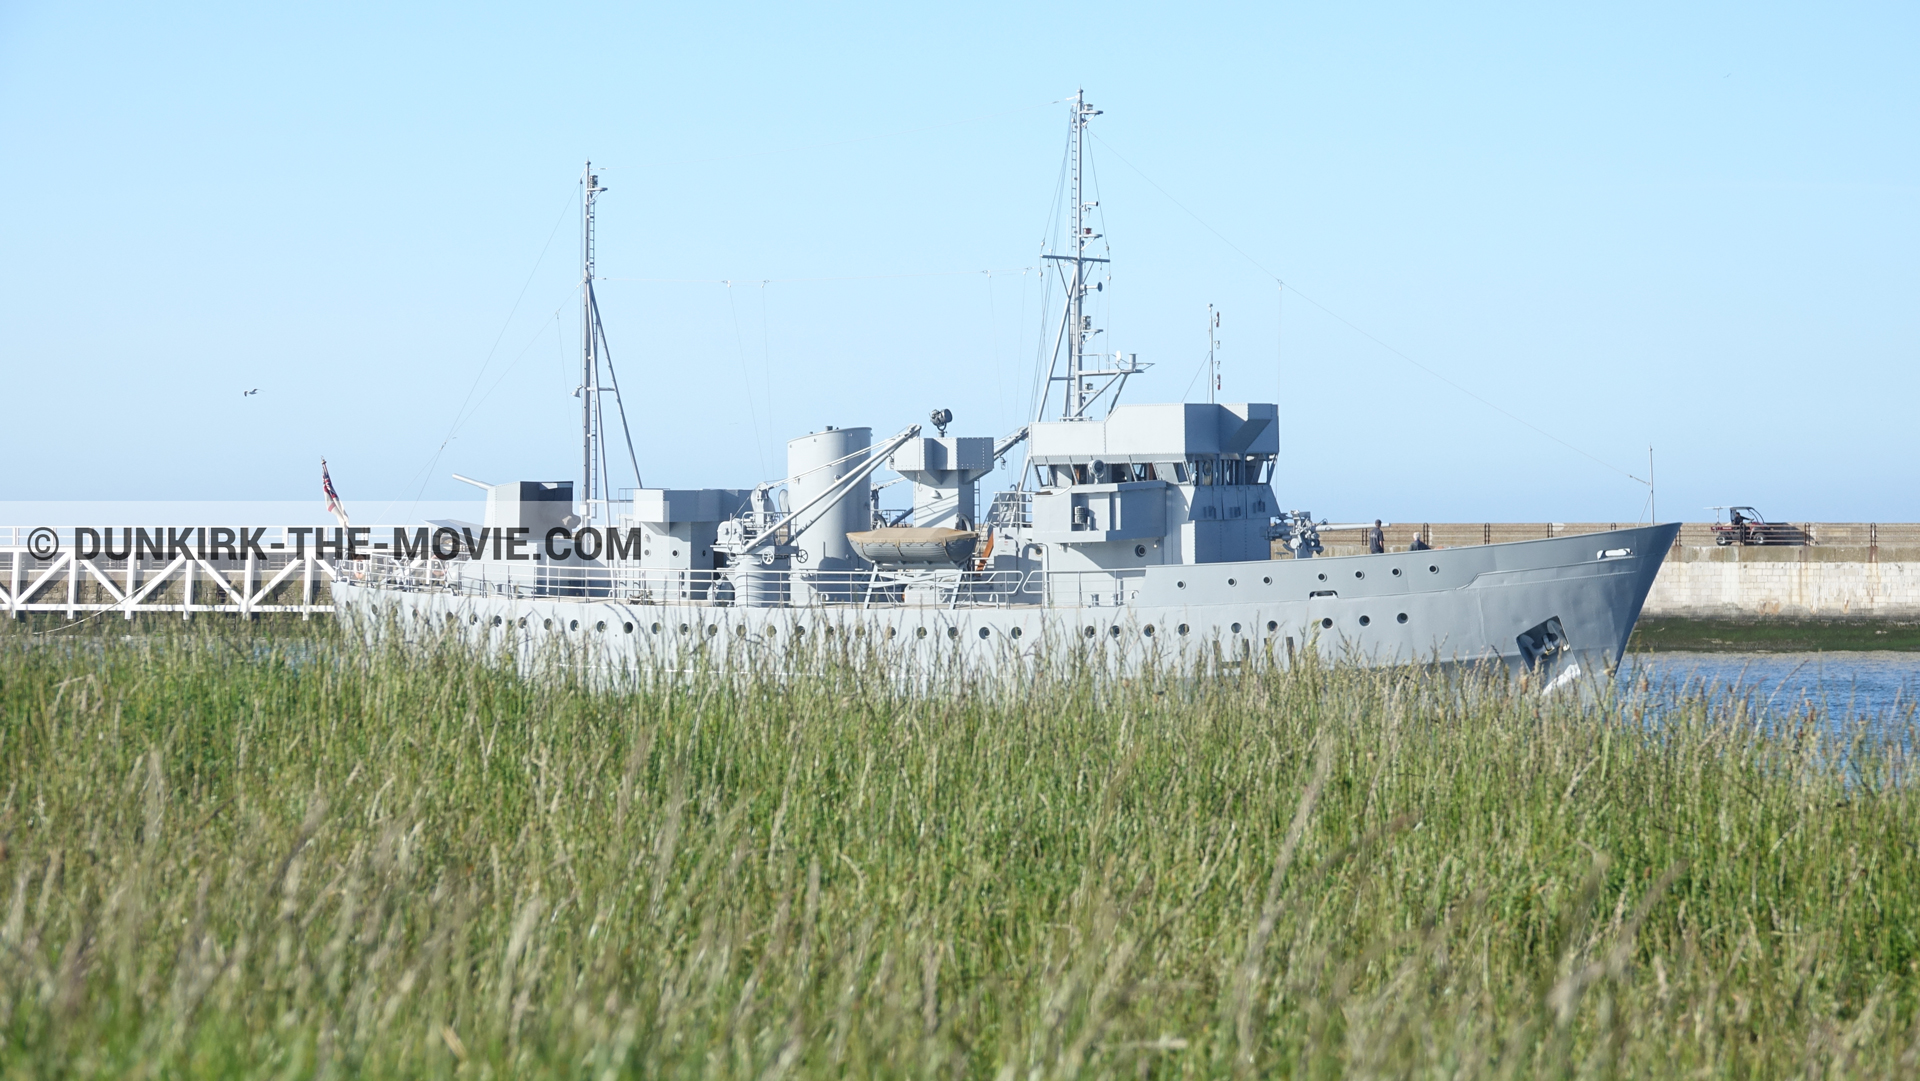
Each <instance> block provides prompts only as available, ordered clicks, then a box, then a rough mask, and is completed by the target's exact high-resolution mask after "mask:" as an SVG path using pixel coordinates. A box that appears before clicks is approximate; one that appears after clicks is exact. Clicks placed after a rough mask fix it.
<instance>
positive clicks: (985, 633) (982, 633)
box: [980, 627, 993, 638]
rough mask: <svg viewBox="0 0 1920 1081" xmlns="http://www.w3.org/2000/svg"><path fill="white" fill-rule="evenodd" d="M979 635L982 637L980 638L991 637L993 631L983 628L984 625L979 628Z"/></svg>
mask: <svg viewBox="0 0 1920 1081" xmlns="http://www.w3.org/2000/svg"><path fill="white" fill-rule="evenodd" d="M980 637H982V638H992V637H993V632H992V631H990V630H988V629H987V628H985V627H982V628H980Z"/></svg>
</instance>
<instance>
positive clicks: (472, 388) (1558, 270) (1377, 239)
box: [0, 3, 1920, 521]
mask: <svg viewBox="0 0 1920 1081" xmlns="http://www.w3.org/2000/svg"><path fill="white" fill-rule="evenodd" d="M1917 24H1920V8H1915V7H1914V6H1912V5H1910V4H1908V5H1894V4H1887V5H1880V6H1867V5H1755V4H1738V5H1735V4H1725V5H1717V6H1686V7H1684V8H1683V7H1682V6H1680V5H1671V4H1659V5H1651V4H1650V5H1640V6H1627V5H1590V6H1587V7H1585V8H1576V7H1573V6H1570V5H1533V4H1529V5H1512V6H1491V5H1483V6H1477V7H1473V8H1471V9H1468V10H1462V9H1460V8H1458V7H1457V6H1453V5H1429V4H1406V5H1385V4H1377V5H1324V4H1315V5H1304V4H1261V5H1247V6H1244V7H1232V6H1214V7H1183V6H1169V5H1164V4H1156V5H1142V6H1131V7H1130V6H1126V5H1095V6H1092V7H1088V6H1084V5H1082V6H1061V5H1038V4H972V5H964V6H963V5H948V6H944V7H934V6H930V5H886V6H872V7H867V8H864V9H859V8H852V7H840V8H832V9H827V8H821V9H818V10H813V11H804V10H800V9H799V8H797V7H796V6H794V5H780V6H768V7H759V8H756V7H750V6H746V5H691V4H689V5H678V6H673V7H665V6H651V7H621V6H614V5H596V6H587V7H577V6H576V7H564V6H553V5H543V6H525V5H515V6H512V7H485V6H482V5H476V4H470V3H468V4H459V5H447V6H444V7H438V8H435V7H424V6H417V5H416V6H407V7H405V8H404V10H394V8H393V6H392V5H369V6H356V5H326V6H321V5H309V6H303V7H294V6H290V5H263V4H248V5H235V6H232V7H229V8H219V7H211V6H192V7H189V8H181V7H180V6H179V5H151V4H147V5H115V4H90V5H73V4H63V5H54V4H35V3H12V4H7V5H5V6H4V7H0V146H4V147H5V152H4V162H5V167H4V169H0V206H4V208H5V209H4V210H0V250H3V251H4V252H5V253H6V257H5V259H4V260H0V334H3V335H4V336H3V337H0V376H3V377H4V380H3V382H0V386H4V394H3V395H0V397H3V399H4V403H5V409H4V417H5V420H4V422H3V424H4V430H5V431H6V433H7V439H6V440H5V448H6V449H5V453H4V455H0V499H15V500H19V499H55V498H63V499H76V498H78V499H85V498H93V499H133V498H145V499H168V498H177V499H208V498H247V499H288V498H294V499H298V498H306V497H308V496H310V495H312V494H313V493H314V492H315V491H316V489H317V475H316V474H317V460H318V459H319V458H320V457H321V456H323V455H324V456H325V457H327V458H328V459H329V460H330V461H331V462H332V465H333V473H334V477H335V480H336V481H337V483H338V484H339V487H340V489H341V492H342V495H343V496H345V497H346V498H347V499H348V500H349V501H350V503H351V502H354V501H358V502H361V503H365V502H368V501H373V500H381V501H385V500H389V499H410V498H413V497H414V496H415V495H416V493H418V494H420V495H422V496H423V497H424V498H428V499H436V498H438V499H446V498H460V497H463V496H466V495H468V494H470V493H471V489H467V488H465V487H464V486H461V485H459V484H457V483H456V482H454V481H452V480H451V479H450V478H449V477H448V474H449V473H450V472H453V471H459V472H462V473H467V474H469V475H474V476H479V477H482V478H485V479H489V480H506V479H514V478H564V477H570V476H572V475H573V473H574V471H575V457H574V454H575V452H574V447H575V439H576V436H575V424H576V413H575V400H574V399H573V398H572V397H570V395H571V392H572V389H573V386H574V384H575V382H576V379H575V370H574V366H575V363H576V362H575V360H574V357H575V356H576V350H577V340H576V335H577V330H576V325H577V316H576V312H575V307H574V304H575V301H574V296H573V289H574V281H575V278H576V275H577V270H576V266H577V260H578V241H577V217H576V211H575V205H576V204H575V198H576V192H577V184H576V181H577V177H578V172H579V169H580V165H581V162H582V160H583V159H585V158H587V157H589V156H591V157H592V158H593V159H594V160H595V162H596V163H600V164H602V165H603V166H604V170H605V171H604V173H603V177H604V180H605V182H606V183H607V184H608V185H609V186H610V187H611V189H612V190H611V191H610V192H609V193H608V194H607V195H606V196H605V197H604V201H603V204H602V214H601V220H600V237H601V243H600V263H601V273H602V274H603V275H604V276H605V277H606V278H608V279H610V280H608V281H606V282H604V283H603V285H602V297H603V303H604V311H605V316H606V321H607V326H608V333H609V335H610V337H611V341H612V346H613V350H614V356H615V358H616V360H617V361H618V362H619V367H620V375H621V379H622V383H623V385H624V386H625V388H626V389H627V391H628V398H629V409H630V413H631V416H632V420H633V422H634V425H635V429H636V430H635V436H636V438H637V440H638V442H639V445H640V456H641V464H642V467H643V469H644V470H645V471H646V474H647V475H646V480H647V482H648V483H649V484H654V485H662V484H664V485H671V486H699V485H728V486H735V485H746V484H749V483H751V482H753V481H754V480H756V479H759V478H760V477H763V476H777V475H778V474H779V473H781V472H782V468H781V464H782V461H783V453H784V452H783V447H784V443H785V440H786V439H788V438H789V437H791V436H794V435H798V434H801V433H803V432H806V431H809V430H812V429H816V428H818V427H820V426H822V425H825V424H837V425H855V424H866V425H871V426H872V427H873V428H875V430H876V433H879V432H890V431H893V430H896V429H898V428H900V427H902V426H904V425H905V424H907V423H909V422H911V421H914V420H918V419H920V418H923V417H924V416H925V414H926V412H927V410H928V409H930V408H932V407H934V406H947V407H950V408H952V409H953V410H954V412H955V413H956V414H957V415H958V420H957V422H956V429H955V430H956V431H958V432H962V433H969V434H1000V433H1003V432H1005V431H1007V430H1009V429H1011V428H1013V427H1015V426H1016V425H1017V424H1018V423H1019V422H1020V420H1021V419H1022V414H1023V411H1024V409H1025V407H1026V401H1027V390H1026V388H1027V387H1028V385H1029V383H1030V380H1031V376H1032V369H1033V364H1034V362H1035V358H1036V345H1037V342H1038V340H1039V337H1040V333H1039V332H1040V325H1041V313H1040V312H1039V311H1038V310H1037V307H1036V306H1037V304H1038V300H1039V293H1038V292H1037V290H1036V289H1035V287H1034V280H1035V279H1034V275H1033V272H1031V271H1027V272H1025V274H1024V276H1023V272H1022V269H1021V268H1026V267H1033V266H1035V265H1036V255H1037V254H1038V252H1039V250H1040V246H1041V241H1042V239H1043V234H1044V232H1045V227H1046V224H1047V221H1048V217H1049V211H1050V208H1051V200H1052V198H1053V194H1054V190H1055V183H1056V179H1057V177H1058V175H1059V169H1060V160H1061V150H1062V145H1063V140H1064V136H1065V126H1066V125H1065V110H1064V107H1063V106H1061V105H1057V104H1049V103H1051V102H1055V101H1057V100H1058V99H1061V98H1063V97H1065V96H1067V95H1068V94H1070V93H1071V92H1072V91H1073V90H1074V88H1075V87H1076V86H1081V85H1084V86H1085V87H1086V88H1087V92H1088V95H1089V98H1090V99H1091V100H1092V101H1093V102H1094V103H1095V104H1096V105H1098V106H1099V107H1101V108H1103V109H1104V110H1106V112H1105V115H1104V116H1102V117H1100V118H1099V119H1098V120H1097V121H1096V127H1095V129H1094V130H1095V132H1096V134H1097V135H1098V136H1099V139H1100V140H1101V141H1100V142H1096V143H1095V144H1094V146H1093V158H1094V167H1095V169H1096V171H1097V176H1098V182H1099V198H1100V201H1101V203H1102V207H1101V210H1102V211H1103V213H1104V218H1103V219H1102V220H1101V221H1100V222H1099V223H1098V224H1100V225H1101V226H1102V228H1103V231H1104V232H1105V233H1106V235H1107V238H1108V241H1109V242H1110V243H1111V245H1112V254H1113V258H1114V260H1115V262H1114V264H1113V287H1112V288H1111V289H1110V290H1109V291H1108V292H1106V293H1104V294H1103V299H1104V300H1105V301H1106V302H1107V314H1108V319H1107V321H1106V325H1107V326H1108V327H1109V328H1110V329H1109V334H1110V335H1111V339H1112V341H1113V342H1114V343H1115V345H1117V346H1118V347H1119V348H1122V349H1124V350H1126V351H1130V352H1137V353H1138V354H1139V355H1140V358H1141V360H1143V361H1149V362H1152V363H1154V364H1155V365H1156V367H1155V368H1154V369H1153V370H1152V372H1151V373H1149V375H1147V376H1146V377H1144V378H1142V379H1140V380H1137V381H1136V383H1135V385H1134V387H1133V388H1132V390H1131V392H1130V393H1131V397H1132V398H1133V399H1134V400H1149V399H1154V400H1172V399H1178V398H1180V397H1181V396H1182V395H1183V394H1187V393H1191V394H1192V395H1194V396H1203V395H1204V388H1203V387H1201V386H1200V385H1199V384H1198V383H1195V382H1194V381H1193V375H1194V372H1195V368H1196V365H1197V364H1198V363H1199V361H1200V358H1201V356H1202V353H1203V350H1204V345H1205V332H1204V326H1203V318H1204V312H1205V308H1206V305H1207V304H1208V303H1209V302H1212V303H1215V304H1217V305H1219V306H1220V308H1221V309H1222V310H1223V312H1224V319H1223V325H1222V328H1221V335H1222V338H1223V340H1224V341H1225V342H1226V349H1225V351H1224V352H1223V354H1222V356H1223V358H1224V361H1225V383H1226V387H1225V396H1226V397H1227V398H1228V399H1231V400H1248V399H1251V400H1277V401H1278V402H1279V403H1280V406H1281V410H1282V416H1283V419H1284V425H1285V431H1284V436H1283V439H1284V445H1285V448H1286V460H1285V462H1284V463H1283V466H1282V469H1281V472H1280V475H1279V477H1278V478H1277V481H1276V487H1277V488H1278V489H1279V492H1280V497H1281V500H1282V502H1284V503H1286V504H1288V505H1290V506H1295V507H1305V508H1311V509H1312V510H1313V511H1315V512H1316V513H1322V514H1327V515H1331V516H1333V517H1335V518H1349V519H1350V518H1357V517H1365V518H1372V517H1375V516H1383V517H1386V518H1388V519H1389V520H1400V521H1411V520H1431V521H1447V520H1482V519H1496V520H1498V519H1518V520H1542V519H1545V520H1558V521H1591V520H1601V521H1609V520H1632V519H1634V518H1635V517H1636V516H1638V515H1640V514H1641V513H1643V511H1644V503H1645V490H1644V489H1643V488H1642V487H1641V486H1640V485H1639V484H1637V483H1636V482H1634V481H1632V480H1629V479H1627V478H1626V477H1624V476H1622V475H1621V472H1620V471H1621V470H1625V471H1630V472H1633V473H1643V471H1644V469H1645V465H1646V449H1647V446H1648V445H1649V444H1652V445H1653V446H1654V447H1655V454H1656V466H1655V468H1656V470H1657V480H1658V481H1659V486H1660V487H1659V496H1660V512H1661V517H1663V518H1669V519H1670V518H1675V517H1683V518H1687V519H1693V520H1697V519H1699V518H1702V517H1705V516H1707V515H1708V512H1706V511H1704V510H1703V509H1702V508H1703V507H1705V506H1707V505H1710V504H1723V503H1729V502H1734V503H1752V504H1755V505H1758V506H1759V507H1760V508H1761V509H1762V510H1763V511H1766V512H1768V513H1769V514H1772V515H1777V516H1780V517H1786V518H1794V519H1821V520H1879V521H1897V520H1905V521H1913V520H1920V486H1916V485H1915V484H1914V483H1913V481H1912V479H1911V478H1912V476H1913V473H1914V465H1915V461H1916V458H1917V457H1920V455H1917V453H1916V452H1920V435H1916V425H1915V424H1914V423H1913V420H1912V415H1913V412H1914V408H1915V404H1916V401H1920V393H1917V392H1920V376H1916V374H1915V370H1916V364H1915V361H1916V359H1920V358H1917V357H1916V353H1917V352H1920V307H1917V306H1916V304H1915V300H1914V298H1915V295H1916V287H1917V286H1920V243H1917V241H1920V220H1917V217H1920V216H1917V215H1916V197H1917V196H1920V170H1917V169H1916V165H1917V164H1920V161H1917V158H1920V138H1916V136H1920V131H1917V130H1916V128H1920V94H1916V89H1917V87H1916V84H1917V82H1920V65H1916V64H1915V62H1914V57H1915V56H1916V55H1920V35H1917V34H1916V29H1920V25H1917ZM1123 159H1124V161H1123ZM1128 162H1130V163H1131V167H1130V166H1129V165H1128V164H1126V163H1128ZM1146 177H1151V183H1150V182H1149V181H1148V180H1147V179H1145V178H1146ZM1155 185H1158V187H1156V186H1155ZM1160 189H1164V192H1163V191H1162V190H1160ZM1175 200H1178V202H1177V203H1176V202H1175ZM1180 204H1184V206H1185V207H1186V208H1187V209H1185V210H1183V209H1182V207H1181V205H1180ZM1202 221H1204V222H1205V223H1206V224H1205V225H1203V224H1201V222H1202ZM1214 230H1217V231H1218V233H1220V234H1223V235H1224V236H1225V238H1227V241H1230V242H1231V243H1230V244H1229V243H1227V242H1226V241H1223V240H1222V239H1220V237H1218V236H1216V235H1215V232H1214ZM1236 248H1237V249H1239V251H1238V252H1236V250H1235V249H1236ZM1242 252H1243V253H1245V254H1244V255H1242V254H1241V253H1242ZM1256 264H1257V265H1256ZM1263 268H1264V269H1263ZM982 270H993V271H994V273H993V274H992V275H990V276H989V275H984V274H981V273H979V272H980V271H982ZM905 275H925V276H917V277H909V276H905ZM1276 276H1278V277H1280V278H1284V279H1285V281H1286V282H1287V283H1288V292H1287V294H1286V295H1285V299H1284V301H1280V302H1279V303H1280V305H1282V306H1277V304H1276V299H1277V291H1276V286H1275V277H1276ZM836 278H837V279H853V280H826V281H822V280H814V281H795V280H791V279H836ZM640 279H689V280H686V281H675V282H663V281H646V280H640ZM720 279H727V280H732V281H734V282H735V284H734V285H733V286H732V287H731V288H729V287H727V286H723V285H719V284H714V282H715V281H716V280H720ZM762 282H768V283H769V284H764V285H763V284H761V283H762ZM523 290H524V291H523ZM1295 291H1297V293H1296V292H1295ZM1305 298H1311V300H1312V301H1314V302H1317V304H1318V305H1320V306H1316V305H1315V304H1314V303H1309V302H1308V300H1307V299H1305ZM556 312H557V313H558V315H557V318H556ZM1330 313H1331V314H1330ZM1348 324H1351V326H1349V325H1348ZM1354 327H1357V328H1359V330H1355V329H1353V328H1354ZM1373 339H1377V340H1378V342H1380V343H1386V345H1387V346H1391V347H1392V349H1393V350H1398V351H1399V352H1400V353H1403V354H1405V355H1406V356H1407V357H1410V358H1412V359H1413V360H1414V361H1417V362H1418V364H1419V365H1423V366H1425V368H1427V369H1430V370H1431V371H1432V372H1435V373H1439V375H1440V376H1442V377H1444V380H1450V381H1451V382H1452V383H1454V384H1458V385H1459V386H1460V387H1464V388H1467V390H1468V391H1470V392H1471V393H1470V394H1469V393H1465V392H1462V391H1461V390H1458V389H1455V388H1454V387H1453V386H1450V385H1449V383H1448V382H1446V381H1443V379H1442V378H1437V377H1436V376H1435V375H1433V374H1429V372H1428V371H1424V370H1422V368H1421V367H1417V366H1415V365H1414V364H1412V363H1409V362H1408V361H1407V360H1403V359H1401V358H1400V357H1399V356H1396V355H1395V353H1394V352H1391V351H1389V350H1388V349H1387V348H1384V347H1383V346H1382V345H1381V344H1377V343H1376V341H1375V340H1373ZM1190 386H1191V388H1192V389H1191V391H1190V392H1189V389H1188V388H1189V387H1190ZM254 387H258V388H259V391H260V392H259V394H258V395H255V396H252V397H244V398H243V397H242V394H241V392H242V391H243V390H247V389H250V388H254ZM1475 396H1477V398H1476V397H1475ZM1478 399H1484V402H1483V401H1481V400H1478ZM463 403H465V409H464V412H465V413H466V414H467V416H466V419H465V420H464V421H460V419H459V418H460V417H461V416H462V413H463ZM1486 403H1492V406H1490V405H1489V404H1486ZM1495 407H1497V408H1495ZM1502 411H1504V413H1503V412H1502ZM1509 413H1510V414H1512V415H1514V416H1517V417H1521V418H1524V419H1525V420H1526V421H1527V422H1529V423H1531V424H1533V425H1537V426H1538V427H1539V428H1541V429H1545V430H1546V431H1548V432H1551V433H1553V434H1554V435H1555V436H1557V437H1559V438H1561V439H1564V440H1565V442H1566V443H1567V444H1571V445H1572V446H1573V447H1577V448H1579V451H1580V452H1584V453H1586V454H1591V455H1592V456H1593V457H1594V458H1597V459H1599V460H1600V462H1599V463H1596V462H1595V461H1594V460H1592V459H1590V458H1588V457H1585V456H1583V454H1582V453H1577V452H1576V451H1574V450H1570V449H1568V447H1567V446H1563V445H1562V444H1560V443H1557V442H1554V441H1552V440H1550V439H1548V438H1546V437H1544V436H1542V435H1540V434H1539V433H1538V432H1536V431H1534V430H1532V429H1530V428H1528V427H1526V426H1524V425H1523V424H1521V423H1518V422H1516V421H1515V420H1513V419H1509V417H1508V416H1507V415H1506V414H1509ZM449 433H452V435H453V436H454V437H455V438H453V439H452V440H451V442H448V436H449ZM443 444H444V449H442V445H443ZM436 455H437V457H436ZM1600 463H1605V464H1600Z"/></svg>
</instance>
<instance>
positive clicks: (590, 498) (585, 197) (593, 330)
mask: <svg viewBox="0 0 1920 1081" xmlns="http://www.w3.org/2000/svg"><path fill="white" fill-rule="evenodd" d="M606 190H607V189H606V188H605V187H602V186H601V184H600V178H599V177H598V176H596V175H595V174H594V171H593V163H592V162H587V166H586V168H585V169H584V170H582V171H581V174H580V192H581V196H580V386H579V387H578V388H577V389H576V390H575V391H574V392H573V393H574V395H575V396H576V397H578V398H579V399H580V479H581V484H580V504H581V517H582V518H584V519H586V521H587V522H589V523H591V522H594V521H596V520H601V521H604V522H605V523H606V524H608V525H611V524H613V508H612V506H611V504H612V502H613V492H612V489H611V488H610V487H609V485H610V483H611V476H610V473H609V471H608V469H607V438H606V435H607V433H606V416H605V410H604V408H603V405H602V400H603V396H604V395H607V394H611V395H613V405H614V409H615V410H616V411H617V412H618V413H619V414H620V434H621V435H623V436H624V437H625V438H626V443H627V462H628V464H629V465H631V466H632V467H633V483H634V485H635V486H636V487H638V486H640V485H641V480H640V460H639V457H638V456H637V455H635V454H634V452H633V432H632V431H631V430H630V429H629V428H628V427H627V406H626V403H625V402H623V401H621V399H620V377H619V376H618V375H617V374H615V373H614V370H613V355H612V353H611V351H610V350H608V349H607V332H606V329H605V328H604V327H602V326H601V325H600V302H599V300H598V298H596V297H595V296H594V292H593V255H594V253H593V204H594V198H595V197H596V196H598V195H599V194H600V193H601V192H603V191H606ZM603 363H604V364H605V365H606V369H607V378H608V380H609V382H610V383H611V386H607V387H602V386H601V385H600V367H601V365H602V364H603Z"/></svg>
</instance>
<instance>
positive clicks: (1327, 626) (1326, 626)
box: [1320, 616, 1333, 631]
mask: <svg viewBox="0 0 1920 1081" xmlns="http://www.w3.org/2000/svg"><path fill="white" fill-rule="evenodd" d="M1320 629H1321V630H1323V631H1330V630H1332V629H1333V617H1331V616H1329V617H1327V618H1326V619H1323V620H1321V621H1320Z"/></svg>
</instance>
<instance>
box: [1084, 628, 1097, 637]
mask: <svg viewBox="0 0 1920 1081" xmlns="http://www.w3.org/2000/svg"><path fill="white" fill-rule="evenodd" d="M1099 633H1100V632H1099V631H1097V630H1095V629H1094V628H1092V627H1088V628H1087V637H1088V638H1092V637H1093V636H1094V635H1096V634H1099Z"/></svg>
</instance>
